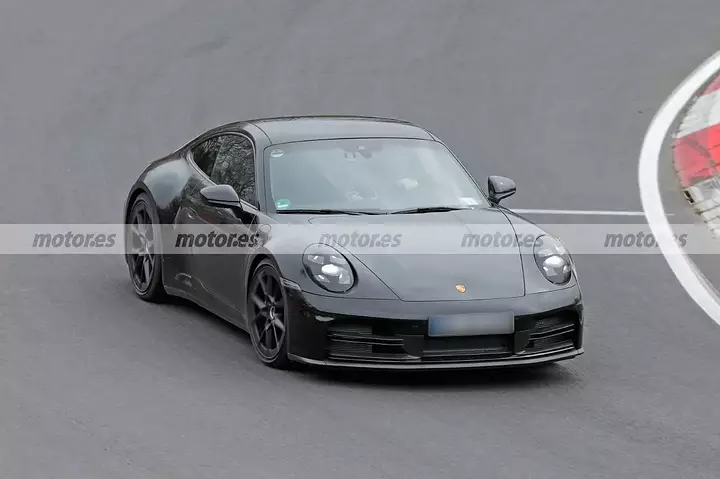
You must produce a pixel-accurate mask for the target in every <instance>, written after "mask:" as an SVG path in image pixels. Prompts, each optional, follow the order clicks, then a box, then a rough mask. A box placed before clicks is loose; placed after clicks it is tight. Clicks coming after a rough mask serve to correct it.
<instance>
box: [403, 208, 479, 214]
mask: <svg viewBox="0 0 720 479" xmlns="http://www.w3.org/2000/svg"><path fill="white" fill-rule="evenodd" d="M471 209H472V208H471V207H468V206H424V207H421V208H408V209H405V210H397V211H392V212H390V213H389V214H391V215H412V214H417V213H444V212H446V211H457V210H471Z"/></svg>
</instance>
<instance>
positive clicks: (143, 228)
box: [125, 194, 165, 301]
mask: <svg viewBox="0 0 720 479" xmlns="http://www.w3.org/2000/svg"><path fill="white" fill-rule="evenodd" d="M156 218H157V214H156V213H155V211H154V209H153V207H152V206H151V205H150V202H149V200H148V198H147V196H146V195H145V194H141V195H139V196H138V197H137V199H136V200H135V202H134V203H133V206H132V208H131V210H130V214H129V216H128V224H127V226H126V236H125V238H126V243H125V247H126V253H125V255H126V256H125V257H126V261H127V264H128V268H129V270H130V278H131V279H132V283H133V287H134V288H135V294H137V295H138V296H139V297H140V298H142V299H144V300H146V301H158V300H160V299H162V298H163V297H164V296H165V289H164V288H163V285H162V268H161V266H160V255H159V254H157V251H156V249H157V244H158V242H159V239H160V238H159V233H157V234H156V229H155V225H157V223H158V221H157V219H156ZM156 236H157V238H156Z"/></svg>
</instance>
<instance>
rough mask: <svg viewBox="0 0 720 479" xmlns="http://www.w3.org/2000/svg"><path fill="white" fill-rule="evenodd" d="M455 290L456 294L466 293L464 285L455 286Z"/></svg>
mask: <svg viewBox="0 0 720 479" xmlns="http://www.w3.org/2000/svg"><path fill="white" fill-rule="evenodd" d="M455 289H457V292H458V293H464V292H465V291H467V288H466V287H465V285H464V284H456V285H455Z"/></svg>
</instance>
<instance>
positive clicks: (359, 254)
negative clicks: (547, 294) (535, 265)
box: [308, 209, 525, 301]
mask: <svg viewBox="0 0 720 479" xmlns="http://www.w3.org/2000/svg"><path fill="white" fill-rule="evenodd" d="M308 221H309V222H310V223H312V224H314V225H323V224H327V225H335V226H350V227H352V225H357V226H362V225H369V224H372V225H380V226H381V227H383V228H384V231H390V232H397V233H400V234H403V240H404V239H405V235H418V234H420V235H423V234H427V238H430V241H431V242H432V243H429V242H428V240H427V239H426V240H424V243H423V245H425V247H426V249H424V250H423V253H422V254H417V253H415V252H413V251H417V250H412V249H403V248H399V249H398V250H397V251H384V252H383V253H381V254H377V253H373V250H372V249H368V248H367V247H365V248H363V247H359V246H357V245H353V244H348V245H343V247H344V249H345V250H347V251H348V252H349V253H351V254H352V255H353V256H354V257H355V258H356V259H357V260H358V261H361V262H362V263H363V264H364V265H365V266H366V267H367V268H368V269H370V270H371V271H372V272H373V273H374V274H375V275H376V276H377V277H378V278H379V279H380V280H381V281H382V282H383V283H385V285H387V287H388V288H390V289H391V290H392V291H393V292H394V293H395V294H396V295H397V296H398V297H399V298H400V299H401V300H404V301H445V300H454V301H457V300H482V299H499V298H515V297H520V296H523V295H524V294H525V281H524V276H523V265H522V260H521V256H520V248H519V247H517V249H516V254H515V252H514V251H515V250H511V251H512V252H511V253H509V252H508V250H507V249H505V250H504V252H503V253H495V254H478V251H477V249H475V250H473V251H470V250H467V251H466V250H460V249H459V248H460V243H461V242H462V241H463V238H465V237H467V235H480V236H482V235H486V234H487V235H491V236H493V237H494V236H496V235H498V234H499V235H509V236H511V237H514V236H515V230H514V229H513V226H512V224H511V223H510V222H509V221H508V219H507V218H506V217H505V215H504V214H503V213H502V212H500V211H498V210H495V209H480V210H461V211H453V212H447V213H428V214H415V215H397V216H393V215H382V216H351V217H348V216H316V217H313V218H309V219H308ZM429 244H432V248H431V251H432V252H434V251H437V253H432V252H430V253H429V254H427V253H425V252H424V251H429V250H428V249H427V245H429ZM463 286H464V289H465V292H464V293H462V292H460V291H459V290H458V289H463V288H462V287H463Z"/></svg>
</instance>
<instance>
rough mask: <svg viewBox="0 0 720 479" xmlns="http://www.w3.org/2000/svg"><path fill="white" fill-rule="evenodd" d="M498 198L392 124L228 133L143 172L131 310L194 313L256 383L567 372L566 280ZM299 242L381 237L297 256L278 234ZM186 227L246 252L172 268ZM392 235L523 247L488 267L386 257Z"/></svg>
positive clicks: (574, 347) (578, 314)
mask: <svg viewBox="0 0 720 479" xmlns="http://www.w3.org/2000/svg"><path fill="white" fill-rule="evenodd" d="M514 193H515V184H514V183H513V181H512V180H509V179H507V178H503V177H498V176H491V177H489V179H488V193H487V195H485V194H484V193H483V192H482V191H481V189H480V188H479V187H478V185H477V183H476V182H475V181H474V180H473V179H472V177H471V176H470V174H469V173H468V172H467V170H466V169H465V168H464V167H463V166H462V164H461V163H460V162H459V161H458V160H457V158H456V157H455V156H454V155H453V154H452V153H451V152H450V150H449V149H448V148H447V147H446V146H445V145H444V144H443V143H442V142H441V141H440V140H439V139H438V138H437V137H435V136H434V135H433V134H432V133H430V132H428V131H427V130H425V129H423V128H421V127H418V126H416V125H413V124H411V123H408V122H405V121H400V120H393V119H385V118H371V117H352V116H332V117H331V116H327V117H322V116H315V117H285V118H267V119H260V120H251V121H244V122H238V123H232V124H228V125H225V126H221V127H218V128H216V129H213V130H211V131H208V132H207V133H204V134H203V135H201V136H199V137H197V138H195V139H194V140H192V141H191V142H189V143H188V144H187V145H185V146H183V147H182V148H180V149H179V150H177V151H175V152H174V153H172V154H170V155H168V156H167V157H165V158H161V159H159V160H157V161H154V162H153V163H151V164H150V165H149V166H148V167H147V168H146V169H145V171H143V173H142V174H141V175H140V177H139V178H138V180H137V181H136V182H135V184H134V185H133V186H132V188H131V189H130V192H129V194H128V197H127V202H126V205H125V212H124V214H125V224H126V225H127V230H126V236H125V245H126V261H127V264H128V267H129V272H130V276H131V278H132V283H133V285H134V288H135V292H136V294H137V295H138V296H139V297H140V298H142V299H144V300H148V301H158V300H161V299H162V298H164V297H165V296H166V295H168V294H169V295H174V296H180V297H184V298H186V299H189V300H191V301H193V302H196V303H198V304H200V305H201V306H202V307H204V308H206V309H208V310H210V311H212V312H213V313H215V314H217V315H218V316H220V317H222V318H224V319H226V320H227V321H230V322H232V323H234V324H235V325H237V326H239V327H240V328H242V329H244V330H246V331H248V332H249V334H250V336H251V338H252V344H253V347H254V349H255V351H256V353H257V356H258V357H259V358H260V359H261V360H262V361H263V362H264V363H266V364H268V365H270V366H273V367H279V368H281V367H287V366H290V364H291V363H292V362H299V363H305V364H310V365H323V366H332V367H353V368H383V369H442V368H479V367H501V366H521V365H532V364H540V363H548V362H555V361H559V360H564V359H569V358H573V357H575V356H577V355H579V354H582V353H583V304H582V296H581V292H580V288H579V286H578V283H577V278H576V272H575V265H574V263H573V260H572V258H571V257H570V255H569V253H568V252H567V250H566V249H565V248H564V246H563V245H562V243H561V242H560V241H559V240H557V239H556V238H554V237H553V236H552V235H550V234H547V233H545V232H544V231H542V230H541V229H539V228H538V227H537V226H535V225H533V224H532V223H531V222H529V221H528V220H526V219H524V218H522V217H520V216H518V215H517V214H514V213H513V212H511V211H510V210H508V209H506V208H504V207H502V206H500V204H499V203H500V200H502V199H503V198H506V197H508V196H510V195H512V194H514ZM300 226H311V227H313V228H319V230H317V231H320V230H322V228H325V227H327V228H331V227H339V228H345V227H348V228H352V229H354V231H358V230H359V229H362V228H364V227H368V228H370V227H373V228H374V227H378V228H385V230H386V231H388V233H387V234H385V235H380V236H378V238H379V239H380V243H379V246H380V249H378V248H375V249H368V248H367V247H365V246H367V244H362V243H363V241H360V242H359V243H361V244H359V245H358V244H356V243H358V242H357V241H354V240H351V241H349V242H348V241H338V237H337V235H335V236H334V237H333V235H325V236H324V238H325V239H323V240H317V238H316V241H313V240H312V236H308V235H303V234H295V232H296V230H293V229H292V228H297V227H300ZM188 227H189V228H193V227H198V228H212V230H213V231H214V232H216V233H217V235H218V236H217V237H220V235H222V234H223V232H226V233H227V232H229V231H234V233H232V234H230V235H229V239H228V238H225V239H224V240H223V246H224V245H225V240H227V241H228V245H229V243H230V242H233V240H234V243H235V244H237V243H238V238H240V239H243V238H244V239H243V240H242V241H241V242H240V243H242V244H243V245H244V246H247V248H244V249H242V248H241V249H240V250H239V251H241V252H240V253H237V252H232V251H231V252H227V251H226V250H223V251H222V252H221V251H220V250H218V251H209V253H208V254H204V253H203V252H201V251H200V249H198V244H199V243H200V242H199V240H198V242H197V243H198V244H195V245H194V246H193V245H190V246H189V247H187V248H186V249H183V250H182V251H181V252H179V250H177V251H176V250H173V247H176V246H178V244H179V243H181V241H179V240H178V237H179V236H177V235H176V233H177V232H178V231H180V230H182V228H188ZM404 228H413V230H414V231H416V232H417V231H420V233H421V234H422V233H423V232H426V233H427V235H428V237H432V238H435V237H437V235H438V232H440V231H441V232H442V233H443V235H444V236H443V237H448V235H449V234H450V233H452V234H456V233H457V234H458V235H461V236H462V238H463V240H462V242H463V246H467V245H465V244H464V243H465V242H466V240H467V239H468V238H471V239H472V238H474V239H475V242H476V243H479V241H478V238H485V237H487V234H489V233H488V231H490V229H492V232H494V233H495V237H496V238H497V237H498V235H500V236H499V237H506V236H508V235H510V236H514V237H516V238H517V236H519V235H518V232H519V231H521V230H522V231H525V232H526V233H527V232H530V233H531V234H530V238H532V241H530V242H529V243H528V242H527V241H526V242H524V243H523V242H519V243H514V244H513V243H509V244H511V246H510V252H508V249H507V248H506V249H505V250H504V251H503V252H498V253H489V254H488V253H487V252H483V253H482V254H476V252H475V251H474V250H473V251H470V250H469V249H463V250H461V249H457V250H453V251H448V250H447V249H444V250H443V251H440V250H436V249H433V250H430V249H417V248H416V249H412V248H410V249H406V250H405V251H403V250H402V248H399V249H397V250H392V249H391V248H393V247H395V246H398V244H399V243H400V241H399V239H400V238H401V236H402V234H403V233H397V232H399V231H406V230H405V229H404ZM323 231H324V230H323ZM393 231H394V232H396V234H394V235H393V234H392V233H393ZM238 232H239V233H238ZM278 232H279V233H278ZM480 233H485V236H481V235H480ZM213 234H215V233H213ZM172 235H176V237H175V238H168V236H172ZM468 235H470V236H468ZM376 236H377V235H376ZM348 237H349V236H348ZM455 237H456V238H458V237H459V236H455ZM328 238H334V240H333V241H328ZM185 239H187V238H185ZM340 239H342V238H340ZM376 239H377V238H376ZM483 242H484V240H483ZM218 243H220V241H218ZM365 243H367V242H365ZM204 244H205V240H203V245H204ZM433 244H434V243H433ZM181 246H182V245H181ZM185 246H187V245H185ZM476 246H477V245H476ZM503 246H505V244H503ZM164 248H167V249H164ZM380 250H382V251H380Z"/></svg>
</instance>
